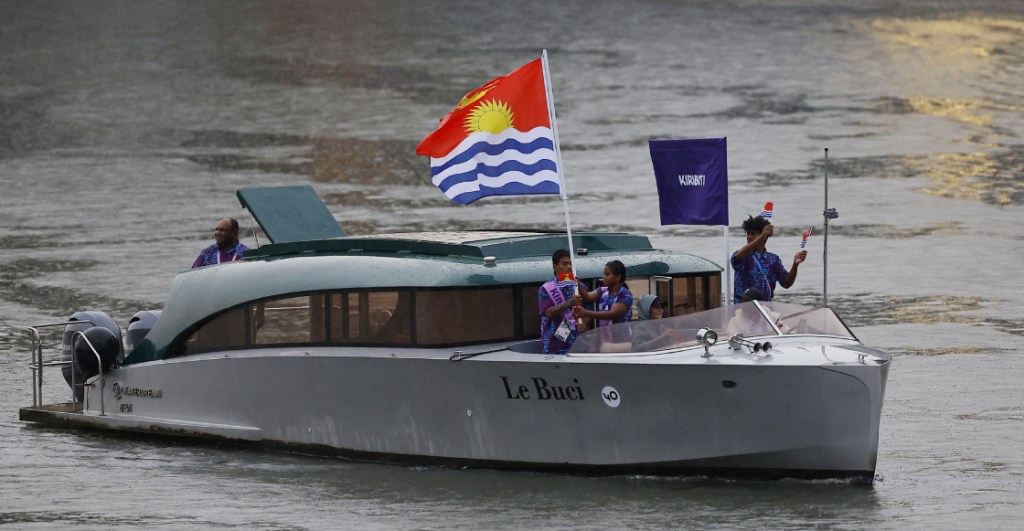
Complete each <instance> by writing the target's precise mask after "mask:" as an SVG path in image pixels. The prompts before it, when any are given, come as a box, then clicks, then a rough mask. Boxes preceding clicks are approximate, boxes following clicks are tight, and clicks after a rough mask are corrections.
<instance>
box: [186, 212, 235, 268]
mask: <svg viewBox="0 0 1024 531" xmlns="http://www.w3.org/2000/svg"><path fill="white" fill-rule="evenodd" d="M213 239H214V240H215V243H214V244H213V245H211V246H209V247H207V248H205V249H203V250H202V251H200V252H199V256H198V257H197V258H196V261H195V262H192V269H195V268H197V267H203V266H208V265H216V264H221V263H224V262H234V261H235V260H241V259H242V254H243V253H244V252H245V251H246V250H247V249H248V247H246V246H245V244H243V243H241V242H239V241H238V221H237V220H235V219H233V218H224V219H222V220H220V221H218V222H217V227H216V228H215V229H213Z"/></svg>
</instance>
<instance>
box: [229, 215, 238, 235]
mask: <svg viewBox="0 0 1024 531" xmlns="http://www.w3.org/2000/svg"><path fill="white" fill-rule="evenodd" d="M228 221H230V222H231V230H233V231H235V234H237V233H238V220H237V219H235V218H228Z"/></svg>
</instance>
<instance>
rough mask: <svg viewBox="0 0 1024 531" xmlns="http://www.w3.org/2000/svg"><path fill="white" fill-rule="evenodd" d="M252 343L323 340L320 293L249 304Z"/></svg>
mask: <svg viewBox="0 0 1024 531" xmlns="http://www.w3.org/2000/svg"><path fill="white" fill-rule="evenodd" d="M249 311H250V322H251V323H252V329H253V341H252V343H253V344H254V345H280V344H296V343H323V342H324V341H325V339H326V338H325V337H324V296H323V295H303V296H300V297H288V298H284V299H274V300H269V301H265V302H259V303H255V304H251V305H249Z"/></svg>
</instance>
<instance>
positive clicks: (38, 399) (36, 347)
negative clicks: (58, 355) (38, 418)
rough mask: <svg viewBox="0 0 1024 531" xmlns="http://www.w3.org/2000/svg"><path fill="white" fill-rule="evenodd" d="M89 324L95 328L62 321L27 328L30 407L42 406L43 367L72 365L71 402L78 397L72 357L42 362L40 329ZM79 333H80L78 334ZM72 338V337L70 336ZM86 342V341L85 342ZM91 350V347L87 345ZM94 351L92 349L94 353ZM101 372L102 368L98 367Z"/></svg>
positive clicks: (91, 323)
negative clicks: (29, 360) (28, 338)
mask: <svg viewBox="0 0 1024 531" xmlns="http://www.w3.org/2000/svg"><path fill="white" fill-rule="evenodd" d="M82 323H86V324H90V325H93V326H96V323H94V322H92V321H89V320H80V321H64V322H60V323H44V324H37V325H32V326H27V327H25V328H26V331H27V332H28V333H29V334H30V335H31V336H32V361H31V363H29V367H30V368H31V369H32V407H40V406H42V405H43V367H54V366H64V365H72V370H71V402H72V403H77V402H78V397H77V396H75V371H74V356H73V355H72V357H71V359H70V360H68V361H63V360H62V361H49V362H44V361H43V341H42V339H41V338H40V335H39V329H40V328H48V327H52V326H68V325H73V324H82ZM79 333H81V332H79ZM72 337H73V336H72ZM86 342H88V339H87V340H86ZM89 348H92V345H91V344H90V345H89ZM95 351H96V349H93V352H95ZM100 369H101V371H100V372H102V369H103V366H102V364H101V365H100Z"/></svg>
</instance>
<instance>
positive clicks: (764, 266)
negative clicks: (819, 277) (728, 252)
mask: <svg viewBox="0 0 1024 531" xmlns="http://www.w3.org/2000/svg"><path fill="white" fill-rule="evenodd" d="M774 230H775V229H774V227H773V226H772V224H771V222H769V221H768V220H767V219H765V218H763V217H760V216H758V217H756V218H755V217H753V216H747V219H746V221H744V222H743V232H745V233H747V244H746V245H744V246H743V247H741V248H740V250H738V251H736V252H735V253H734V254H733V255H732V267H733V269H734V270H735V271H736V273H735V276H734V279H735V282H734V284H735V285H734V286H733V288H735V294H736V295H734V300H733V302H736V303H739V302H741V299H740V297H739V295H738V294H740V293H744V292H745V291H747V290H748V289H750V288H756V289H757V290H758V291H760V292H761V293H762V295H763V296H764V298H763V299H762V300H765V301H770V300H772V299H773V298H774V297H775V284H776V282H777V283H779V284H781V285H782V287H784V288H786V289H789V287H790V286H792V285H793V283H794V282H796V270H797V267H798V266H799V265H800V264H801V263H803V261H804V260H805V259H806V258H807V251H800V252H798V253H796V256H794V257H793V267H792V268H790V270H789V271H786V267H785V266H783V265H782V260H781V259H779V256H778V255H777V254H775V253H770V252H768V250H767V249H766V248H765V244H766V243H767V242H768V238H771V236H772V233H773V232H774Z"/></svg>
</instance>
